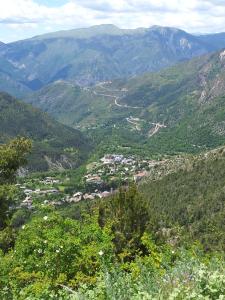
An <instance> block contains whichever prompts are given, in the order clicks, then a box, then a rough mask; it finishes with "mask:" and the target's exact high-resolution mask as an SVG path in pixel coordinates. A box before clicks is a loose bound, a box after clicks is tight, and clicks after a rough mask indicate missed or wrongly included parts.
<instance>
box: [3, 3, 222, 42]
mask: <svg viewBox="0 0 225 300" xmlns="http://www.w3.org/2000/svg"><path fill="white" fill-rule="evenodd" d="M45 2H46V1H45ZM0 7H1V9H0V24H1V26H0V29H1V32H0V39H2V38H3V39H4V30H6V28H8V29H9V28H11V30H14V31H13V32H12V35H11V36H12V37H10V31H9V30H7V39H8V40H10V39H14V36H15V31H16V30H18V32H19V33H20V34H21V32H22V31H23V34H22V35H21V38H23V37H25V36H26V33H25V30H24V27H26V28H30V30H28V32H27V35H32V29H33V30H34V31H33V33H34V34H36V33H38V32H40V33H44V32H46V31H48V29H50V28H53V31H54V30H59V29H68V28H76V27H86V26H91V25H97V24H102V23H112V24H115V25H117V26H120V27H122V28H135V27H150V26H152V25H155V24H157V25H161V26H173V27H179V28H182V29H184V30H187V31H190V32H200V31H201V32H219V31H225V21H224V15H225V0H68V2H67V3H66V4H64V5H61V6H60V7H48V6H46V5H40V4H38V3H36V2H35V0H0Z"/></svg>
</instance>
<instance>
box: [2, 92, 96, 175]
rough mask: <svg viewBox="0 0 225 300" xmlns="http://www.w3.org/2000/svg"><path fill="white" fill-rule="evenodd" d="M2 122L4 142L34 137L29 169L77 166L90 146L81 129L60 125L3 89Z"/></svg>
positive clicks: (85, 156)
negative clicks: (20, 137)
mask: <svg viewBox="0 0 225 300" xmlns="http://www.w3.org/2000/svg"><path fill="white" fill-rule="evenodd" d="M0 122H1V128H0V142H1V143H2V142H5V141H7V140H8V139H10V138H14V137H16V136H26V137H28V138H30V139H32V140H33V151H32V154H31V156H30V157H29V169H30V170H35V171H37V170H39V171H46V170H48V169H56V170H60V169H62V170H63V169H66V168H71V167H76V166H79V165H80V164H81V163H82V162H83V161H84V160H85V159H86V158H87V156H88V153H89V151H90V150H91V145H90V142H89V141H88V140H87V139H86V138H85V137H84V136H83V135H82V134H81V133H80V132H79V131H77V130H74V129H72V128H68V127H66V126H63V125H61V124H60V123H58V122H56V121H54V120H52V119H51V118H50V117H48V116H47V115H46V114H45V113H42V112H41V111H40V110H38V109H35V108H33V107H31V106H30V105H28V104H24V103H22V102H19V101H17V100H16V99H15V98H13V97H11V96H10V95H8V94H5V93H0Z"/></svg>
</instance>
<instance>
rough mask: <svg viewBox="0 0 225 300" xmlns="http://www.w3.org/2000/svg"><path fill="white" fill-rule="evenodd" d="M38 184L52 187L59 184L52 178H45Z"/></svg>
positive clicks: (57, 180)
mask: <svg viewBox="0 0 225 300" xmlns="http://www.w3.org/2000/svg"><path fill="white" fill-rule="evenodd" d="M40 183H42V184H45V185H53V184H59V183H60V181H59V179H55V178H53V177H45V178H44V179H43V180H41V181H40Z"/></svg>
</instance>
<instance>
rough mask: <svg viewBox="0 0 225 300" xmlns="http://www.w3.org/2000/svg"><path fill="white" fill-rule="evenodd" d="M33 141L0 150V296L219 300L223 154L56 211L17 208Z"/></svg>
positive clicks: (223, 288) (223, 284) (222, 290)
mask: <svg viewBox="0 0 225 300" xmlns="http://www.w3.org/2000/svg"><path fill="white" fill-rule="evenodd" d="M30 151H31V143H30V141H29V140H26V139H24V138H20V139H16V140H13V141H11V142H10V143H8V144H5V145H1V146H0V169H1V172H0V216H1V222H0V228H1V230H0V249H1V250H0V298H1V299H3V300H4V299H5V300H6V299H7V300H10V299H12V300H13V299H18V300H24V299H32V300H35V299H46V300H47V299H65V300H67V299H100V300H101V299H102V300H104V299H123V300H126V299H136V300H139V299H140V300H141V299H224V294H225V273H224V271H225V269H224V252H223V251H224V181H223V178H224V175H225V174H224V172H225V171H224V170H225V168H224V166H225V154H224V153H225V151H224V149H223V148H221V149H218V150H216V151H213V152H210V153H206V154H205V156H204V155H203V156H202V157H201V159H199V158H198V159H197V158H196V159H195V158H193V160H192V162H191V163H189V164H188V165H187V167H186V168H183V169H182V170H177V171H176V172H173V173H172V174H169V175H166V176H162V177H161V178H160V179H158V180H150V179H147V180H146V181H145V182H143V183H141V184H140V185H139V186H135V185H131V186H129V187H126V188H124V187H121V188H120V190H119V191H118V192H117V193H116V194H115V195H114V196H112V197H110V198H107V199H104V200H103V199H102V200H93V201H91V202H90V201H89V202H87V201H84V202H80V203H78V204H76V205H73V206H71V207H70V206H66V207H61V208H60V209H56V208H54V207H52V206H49V205H40V206H39V207H36V209H35V210H34V211H28V210H25V209H16V208H15V207H16V203H18V202H19V201H21V196H22V195H21V193H20V192H19V191H18V189H17V187H16V185H15V183H16V171H17V169H18V168H19V167H20V166H24V164H25V163H26V157H27V154H28V153H29V152H30Z"/></svg>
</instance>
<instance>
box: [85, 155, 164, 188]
mask: <svg viewBox="0 0 225 300" xmlns="http://www.w3.org/2000/svg"><path fill="white" fill-rule="evenodd" d="M162 163H163V162H162V161H155V160H142V159H137V158H135V157H134V156H129V157H125V156H124V155H122V154H107V155H105V156H104V157H103V158H101V159H100V162H99V163H97V162H95V163H93V164H92V168H91V172H89V173H88V174H87V175H85V176H84V180H85V182H86V184H97V185H99V186H100V185H103V184H104V180H103V177H104V178H107V177H110V178H111V179H116V178H120V179H122V180H124V181H128V180H132V181H135V182H139V181H140V180H142V179H143V178H145V177H147V176H148V174H149V170H150V169H151V168H153V167H155V166H156V165H159V164H162Z"/></svg>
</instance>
